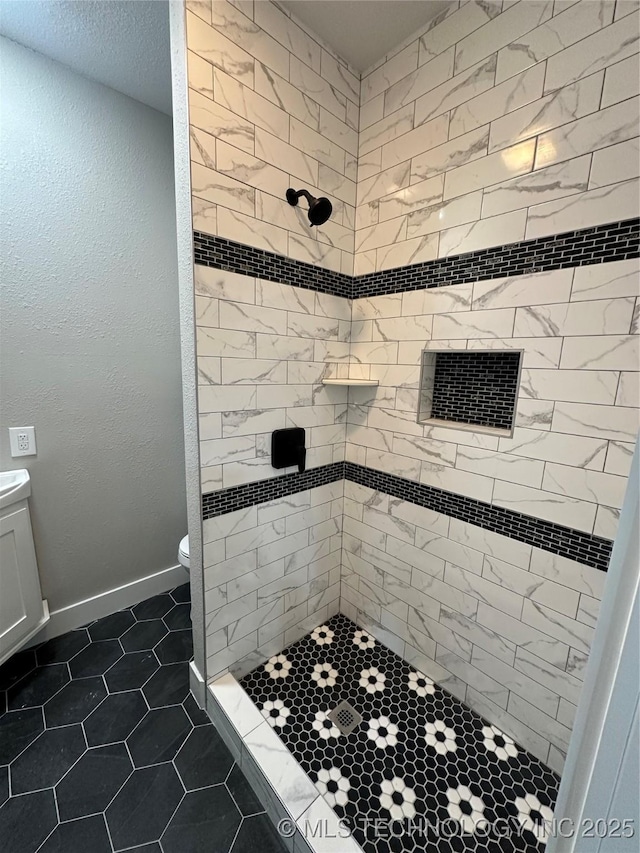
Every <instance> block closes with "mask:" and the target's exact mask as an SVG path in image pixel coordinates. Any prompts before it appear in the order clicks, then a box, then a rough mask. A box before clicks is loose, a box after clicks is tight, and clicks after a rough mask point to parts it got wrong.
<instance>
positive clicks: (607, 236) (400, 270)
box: [193, 218, 640, 299]
mask: <svg viewBox="0 0 640 853" xmlns="http://www.w3.org/2000/svg"><path fill="white" fill-rule="evenodd" d="M193 245H194V258H195V262H196V263H197V264H201V265H203V266H208V267H215V268H216V269H224V270H230V271H231V272H238V273H243V274H244V275H252V276H256V277H258V278H263V279H266V280H267V281H277V282H280V283H281V284H291V285H294V286H295V287H302V288H304V289H306V290H315V291H318V292H319V293H331V294H332V295H334V296H343V297H345V298H346V299H361V298H363V297H367V296H383V295H385V294H389V293H404V292H406V291H409V290H420V289H421V288H430V287H446V286H447V285H451V284H464V283H465V282H469V281H479V280H487V279H493V278H502V277H503V276H509V275H524V274H526V273H535V272H546V271H548V270H555V269H564V268H566V267H580V266H586V265H589V264H601V263H605V262H607V261H622V260H626V259H627V258H636V257H639V256H640V218H636V219H627V220H624V221H621V222H611V223H608V224H606V225H597V226H594V227H592V228H582V229H580V230H577V231H566V232H564V233H562V234H554V235H552V236H550V237H538V238H537V239H535V240H522V241H520V242H519V243H509V244H507V245H503V246H495V247H493V248H491V249H479V250H478V251H476V252H467V253H465V254H463V255H451V256H450V257H448V258H438V259H437V260H435V261H425V262H424V263H421V264H412V265H410V266H405V267H396V268H395V269H391V270H383V271H381V272H374V273H367V274H366V275H359V276H350V275H346V274H345V273H338V272H334V271H332V270H328V269H325V268H323V267H319V266H315V265H314V264H308V263H305V262H304V261H296V260H294V259H293V258H287V257H285V256H284V255H278V254H276V253H275V252H266V251H264V250H263V249H256V248H255V247H253V246H245V245H242V244H241V243H235V242H234V241H233V240H225V239H224V238H222V237H214V236H211V235H209V234H204V233H203V232H201V231H194V232H193Z"/></svg>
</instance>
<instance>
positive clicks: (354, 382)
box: [322, 378, 380, 388]
mask: <svg viewBox="0 0 640 853" xmlns="http://www.w3.org/2000/svg"><path fill="white" fill-rule="evenodd" d="M322 384H323V385H347V386H348V387H350V388H359V387H360V386H365V385H366V386H375V385H379V384H380V383H379V382H378V380H377V379H348V378H345V379H323V380H322Z"/></svg>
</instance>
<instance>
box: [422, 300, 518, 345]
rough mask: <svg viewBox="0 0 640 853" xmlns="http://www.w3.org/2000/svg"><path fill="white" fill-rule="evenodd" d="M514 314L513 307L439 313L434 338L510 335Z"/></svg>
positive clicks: (435, 320)
mask: <svg viewBox="0 0 640 853" xmlns="http://www.w3.org/2000/svg"><path fill="white" fill-rule="evenodd" d="M514 316H515V311H514V309H513V308H496V309H493V310H487V311H456V312H455V313H453V314H437V315H436V316H434V318H433V339H434V340H437V339H439V338H446V339H455V338H490V337H510V336H511V332H512V329H513V320H514Z"/></svg>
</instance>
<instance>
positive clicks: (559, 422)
mask: <svg viewBox="0 0 640 853" xmlns="http://www.w3.org/2000/svg"><path fill="white" fill-rule="evenodd" d="M638 420H639V418H638V410H637V409H627V408H623V407H622V406H591V405H587V404H585V403H556V405H555V409H554V414H553V425H552V429H554V430H557V431H558V432H565V433H571V434H572V435H576V436H596V437H597V438H603V439H607V438H608V439H612V440H614V441H629V442H632V441H635V438H636V436H637V433H638Z"/></svg>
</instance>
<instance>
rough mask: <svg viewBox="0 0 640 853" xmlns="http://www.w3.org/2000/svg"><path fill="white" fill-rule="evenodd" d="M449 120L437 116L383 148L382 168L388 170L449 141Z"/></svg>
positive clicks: (444, 116)
mask: <svg viewBox="0 0 640 853" xmlns="http://www.w3.org/2000/svg"><path fill="white" fill-rule="evenodd" d="M448 124H449V118H448V116H446V115H443V116H436V118H434V119H431V121H428V122H426V123H425V124H423V125H420V127H416V128H415V129H414V130H410V131H409V132H407V133H404V134H403V135H402V136H400V137H398V138H397V139H393V140H392V141H391V142H387V143H385V144H384V145H383V146H382V168H384V169H388V168H389V167H390V166H393V165H395V164H396V163H402V162H403V161H405V160H408V159H409V158H410V157H415V156H416V155H418V154H422V153H424V152H425V151H429V150H430V149H431V148H435V147H436V146H437V145H442V144H443V143H444V142H446V141H447V133H448Z"/></svg>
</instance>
